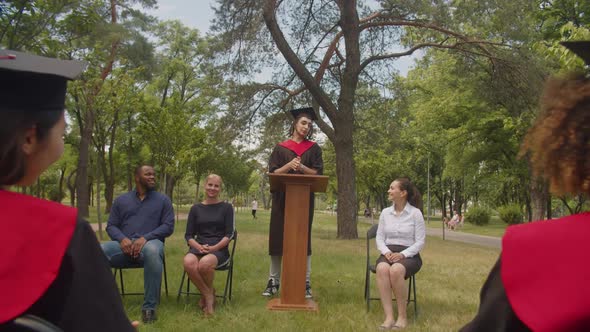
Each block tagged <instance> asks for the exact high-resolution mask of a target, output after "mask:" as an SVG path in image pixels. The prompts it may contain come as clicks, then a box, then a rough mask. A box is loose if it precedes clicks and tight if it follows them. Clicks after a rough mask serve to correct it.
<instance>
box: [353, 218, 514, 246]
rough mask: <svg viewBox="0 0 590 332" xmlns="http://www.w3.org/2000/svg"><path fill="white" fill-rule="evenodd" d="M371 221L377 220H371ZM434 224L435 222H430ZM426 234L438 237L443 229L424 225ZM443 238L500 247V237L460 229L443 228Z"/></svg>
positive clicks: (360, 219) (366, 220)
mask: <svg viewBox="0 0 590 332" xmlns="http://www.w3.org/2000/svg"><path fill="white" fill-rule="evenodd" d="M359 221H362V222H365V223H369V224H370V223H371V219H368V218H363V217H359ZM373 222H377V220H373ZM432 225H435V223H432ZM426 235H429V236H437V237H439V238H442V237H443V230H442V227H434V226H433V227H430V226H428V225H426ZM444 239H445V240H449V241H456V242H463V243H471V244H476V245H480V246H484V247H490V248H497V249H501V248H502V238H500V237H495V236H486V235H477V234H471V233H465V232H461V231H451V230H448V229H445V237H444Z"/></svg>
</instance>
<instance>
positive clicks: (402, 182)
mask: <svg viewBox="0 0 590 332" xmlns="http://www.w3.org/2000/svg"><path fill="white" fill-rule="evenodd" d="M395 181H397V183H399V189H401V190H404V191H406V192H407V193H408V196H407V197H408V202H409V203H410V204H411V205H412V206H413V207H415V208H418V209H420V210H422V195H421V194H420V191H419V190H418V188H416V186H415V185H414V184H413V183H412V181H410V179H409V178H397V179H395Z"/></svg>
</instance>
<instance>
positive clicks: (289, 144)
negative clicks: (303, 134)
mask: <svg viewBox="0 0 590 332" xmlns="http://www.w3.org/2000/svg"><path fill="white" fill-rule="evenodd" d="M314 144H315V142H312V141H309V140H306V139H304V140H303V141H301V143H297V142H295V141H293V140H290V139H288V140H286V141H284V142H281V143H279V145H280V146H282V147H284V148H287V149H289V150H291V151H293V152H295V154H296V155H297V156H299V157H301V155H302V154H303V153H304V152H305V151H307V150H309V148H311V147H312V146H313V145H314Z"/></svg>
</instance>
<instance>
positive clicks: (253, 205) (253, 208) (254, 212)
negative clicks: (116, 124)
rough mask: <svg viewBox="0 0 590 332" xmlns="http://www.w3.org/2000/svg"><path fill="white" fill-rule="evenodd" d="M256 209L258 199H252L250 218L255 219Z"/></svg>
mask: <svg viewBox="0 0 590 332" xmlns="http://www.w3.org/2000/svg"><path fill="white" fill-rule="evenodd" d="M256 210H258V201H257V200H256V199H254V200H253V201H252V218H254V219H256Z"/></svg>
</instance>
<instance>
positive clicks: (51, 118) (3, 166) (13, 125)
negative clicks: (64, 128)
mask: <svg viewBox="0 0 590 332" xmlns="http://www.w3.org/2000/svg"><path fill="white" fill-rule="evenodd" d="M63 112H64V111H63V110H60V111H56V110H51V111H28V112H24V111H20V110H7V109H3V108H2V107H0V114H2V121H0V185H12V184H15V183H17V182H18V181H19V180H20V179H22V178H23V176H25V172H26V170H27V164H26V159H27V158H26V155H25V153H24V152H23V150H22V146H23V144H24V143H25V133H26V131H27V130H28V129H30V128H33V127H34V128H36V136H37V140H38V141H39V142H43V141H44V140H45V139H46V138H47V134H48V133H49V131H50V130H51V128H53V127H54V126H55V124H56V123H57V122H58V121H59V119H60V118H61V117H62V114H63Z"/></svg>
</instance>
